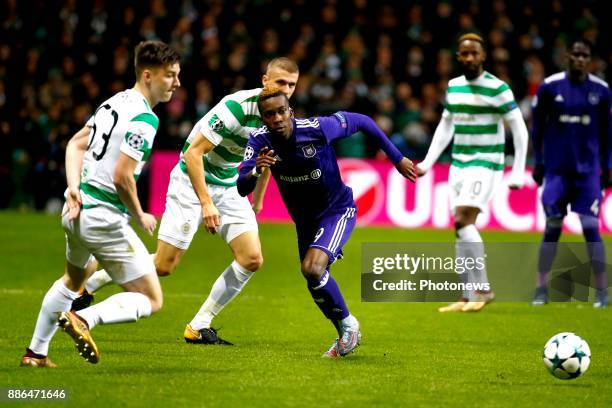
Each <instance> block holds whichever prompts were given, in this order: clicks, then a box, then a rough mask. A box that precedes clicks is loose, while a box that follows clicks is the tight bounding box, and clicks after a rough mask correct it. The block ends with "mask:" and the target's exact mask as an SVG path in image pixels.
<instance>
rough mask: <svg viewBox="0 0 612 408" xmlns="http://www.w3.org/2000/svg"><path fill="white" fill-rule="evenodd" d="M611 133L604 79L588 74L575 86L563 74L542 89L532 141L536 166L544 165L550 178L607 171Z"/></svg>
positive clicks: (534, 117) (607, 94)
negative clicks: (552, 175)
mask: <svg viewBox="0 0 612 408" xmlns="http://www.w3.org/2000/svg"><path fill="white" fill-rule="evenodd" d="M610 131H611V129H610V90H609V88H608V84H606V82H604V81H603V80H601V79H599V78H597V77H596V76H594V75H590V74H589V75H588V77H587V79H586V80H585V81H583V82H581V83H576V82H572V81H570V80H569V79H568V77H567V73H566V72H560V73H558V74H555V75H552V76H550V77H548V78H546V80H545V81H544V83H542V84H541V85H540V88H539V89H538V93H537V96H536V98H535V99H534V104H533V128H532V136H533V143H534V155H535V161H536V164H538V165H540V164H544V167H545V170H546V173H547V174H576V173H578V174H587V173H596V174H599V173H600V169H601V168H604V169H607V168H609V166H610V163H609V162H610ZM542 144H544V146H543V148H542Z"/></svg>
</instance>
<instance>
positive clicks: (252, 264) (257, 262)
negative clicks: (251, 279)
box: [237, 253, 263, 272]
mask: <svg viewBox="0 0 612 408" xmlns="http://www.w3.org/2000/svg"><path fill="white" fill-rule="evenodd" d="M237 261H238V263H239V264H240V266H242V267H243V268H244V269H247V270H249V271H251V272H255V271H257V270H258V269H259V268H261V265H263V256H261V253H259V254H251V255H247V256H241V257H240V259H237Z"/></svg>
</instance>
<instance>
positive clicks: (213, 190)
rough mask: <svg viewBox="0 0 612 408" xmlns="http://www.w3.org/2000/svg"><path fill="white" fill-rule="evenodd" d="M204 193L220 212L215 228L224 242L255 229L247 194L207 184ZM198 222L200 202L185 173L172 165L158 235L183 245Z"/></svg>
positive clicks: (186, 242)
mask: <svg viewBox="0 0 612 408" xmlns="http://www.w3.org/2000/svg"><path fill="white" fill-rule="evenodd" d="M207 188H208V194H210V197H211V198H212V201H213V204H214V205H215V207H217V209H218V210H219V213H220V214H221V225H220V227H219V229H218V232H219V234H220V235H221V237H222V238H223V239H224V240H225V242H227V243H228V244H229V243H230V242H231V241H232V240H233V239H234V238H236V237H237V236H239V235H241V234H243V233H245V232H248V231H254V232H257V231H258V228H257V220H256V219H255V213H254V212H253V208H252V207H251V203H250V202H249V200H248V198H246V197H241V196H240V194H238V189H237V188H236V187H235V186H234V187H223V186H217V185H214V184H208V185H207ZM201 223H202V206H201V205H200V200H198V197H197V195H196V193H195V191H194V189H193V186H192V185H191V180H190V179H189V176H188V175H187V174H185V173H183V171H182V170H181V169H180V167H179V166H178V165H176V166H174V169H172V172H171V173H170V184H169V185H168V194H167V195H166V210H165V211H164V215H163V217H162V220H161V224H160V226H159V232H158V234H157V237H158V239H160V240H162V241H164V242H167V243H168V244H170V245H172V246H174V247H176V248H179V249H187V248H189V245H190V244H191V241H192V240H193V236H194V235H195V233H196V231H197V230H198V227H199V226H200V224H201Z"/></svg>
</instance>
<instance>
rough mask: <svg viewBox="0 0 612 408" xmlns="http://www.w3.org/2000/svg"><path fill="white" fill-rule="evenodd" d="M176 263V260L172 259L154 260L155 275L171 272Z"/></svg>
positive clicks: (164, 274)
mask: <svg viewBox="0 0 612 408" xmlns="http://www.w3.org/2000/svg"><path fill="white" fill-rule="evenodd" d="M177 264H178V262H177V261H175V260H174V259H173V260H170V261H166V262H164V261H161V262H155V270H156V271H157V276H168V275H170V274H172V272H174V270H175V269H176V265H177Z"/></svg>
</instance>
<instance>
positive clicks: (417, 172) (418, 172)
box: [414, 164, 427, 177]
mask: <svg viewBox="0 0 612 408" xmlns="http://www.w3.org/2000/svg"><path fill="white" fill-rule="evenodd" d="M414 168H415V169H416V174H417V176H418V177H423V176H424V175H425V173H427V170H423V169H422V168H421V166H419V165H418V164H417V165H416V166H414Z"/></svg>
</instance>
